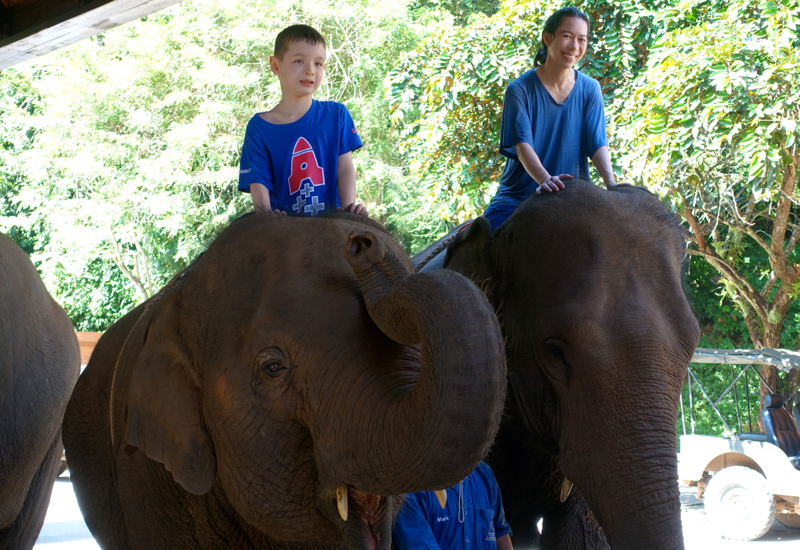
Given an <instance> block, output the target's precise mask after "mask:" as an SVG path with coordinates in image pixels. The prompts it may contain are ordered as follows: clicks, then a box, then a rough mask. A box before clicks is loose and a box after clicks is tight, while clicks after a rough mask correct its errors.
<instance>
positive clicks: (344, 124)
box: [339, 105, 363, 156]
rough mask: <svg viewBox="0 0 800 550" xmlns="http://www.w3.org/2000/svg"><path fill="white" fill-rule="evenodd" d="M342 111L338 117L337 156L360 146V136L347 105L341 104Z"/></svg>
mask: <svg viewBox="0 0 800 550" xmlns="http://www.w3.org/2000/svg"><path fill="white" fill-rule="evenodd" d="M341 109H342V112H341V116H340V117H339V125H340V127H339V156H342V155H344V154H345V153H349V152H351V151H355V150H356V149H359V148H361V146H362V145H363V144H362V143H361V137H360V136H359V135H358V130H356V125H355V123H354V122H353V117H351V116H350V111H348V110H347V107H346V106H344V105H342V106H341Z"/></svg>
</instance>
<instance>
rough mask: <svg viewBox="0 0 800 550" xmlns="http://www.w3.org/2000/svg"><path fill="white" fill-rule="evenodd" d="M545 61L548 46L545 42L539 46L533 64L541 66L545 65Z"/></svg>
mask: <svg viewBox="0 0 800 550" xmlns="http://www.w3.org/2000/svg"><path fill="white" fill-rule="evenodd" d="M545 61H547V46H545V45H544V44H543V45H542V47H541V48H539V51H538V52H536V57H534V58H533V66H534V67H539V66H541V65H544V62H545Z"/></svg>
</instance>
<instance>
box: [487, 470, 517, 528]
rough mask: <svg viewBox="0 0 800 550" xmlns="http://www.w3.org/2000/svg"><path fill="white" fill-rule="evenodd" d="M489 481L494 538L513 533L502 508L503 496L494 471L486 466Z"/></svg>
mask: <svg viewBox="0 0 800 550" xmlns="http://www.w3.org/2000/svg"><path fill="white" fill-rule="evenodd" d="M486 470H487V474H488V476H487V477H488V478H489V482H490V483H491V491H490V495H491V499H492V510H494V518H492V523H493V524H494V533H495V537H496V538H498V539H499V538H500V537H504V536H506V535H511V534H513V533H512V532H511V526H510V525H509V524H508V522H507V521H506V512H505V510H504V509H503V497H502V496H501V495H500V487H499V486H498V485H497V480H496V479H495V478H494V473H493V472H492V470H491V469H490V468H489V467H488V466H487V467H486Z"/></svg>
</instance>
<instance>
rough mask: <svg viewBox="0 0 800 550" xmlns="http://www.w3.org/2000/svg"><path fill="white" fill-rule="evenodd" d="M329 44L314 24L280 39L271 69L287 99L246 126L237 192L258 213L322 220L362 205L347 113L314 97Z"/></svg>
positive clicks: (289, 30) (356, 138)
mask: <svg viewBox="0 0 800 550" xmlns="http://www.w3.org/2000/svg"><path fill="white" fill-rule="evenodd" d="M325 58H326V50H325V39H324V38H323V37H322V35H321V34H320V33H319V32H317V31H316V30H315V29H313V28H312V27H309V26H308V25H292V26H290V27H287V28H286V29H284V30H282V31H281V32H280V33H279V34H278V36H277V38H276V39H275V55H273V56H272V57H271V58H270V68H271V69H272V72H273V73H274V74H276V75H277V76H278V79H279V80H280V84H281V99H280V101H279V102H278V104H277V105H276V106H275V107H274V108H272V109H271V110H269V111H266V112H263V113H258V114H256V115H255V116H253V118H251V119H250V122H248V124H247V131H246V133H245V137H244V144H243V146H242V158H241V162H240V170H239V190H240V191H244V192H247V193H250V195H251V196H252V198H253V206H254V208H255V210H256V211H257V212H262V213H270V212H278V213H281V214H288V215H290V216H314V217H316V216H318V215H319V214H321V213H325V212H331V211H333V210H337V209H339V207H343V208H344V209H346V210H349V211H353V212H356V213H357V214H362V215H367V211H366V209H365V208H364V207H363V206H362V205H360V204H357V203H356V170H355V168H354V165H353V151H355V150H356V149H358V148H359V147H361V145H362V144H361V138H359V136H358V132H357V131H356V127H355V124H354V123H353V119H352V117H351V116H350V113H349V112H348V111H347V107H345V106H344V105H342V104H341V103H337V102H335V101H317V100H316V99H314V98H313V94H314V92H315V91H316V90H317V89H318V88H319V86H320V84H321V83H322V79H323V77H324V75H325Z"/></svg>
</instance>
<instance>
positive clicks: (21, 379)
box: [0, 233, 81, 550]
mask: <svg viewBox="0 0 800 550" xmlns="http://www.w3.org/2000/svg"><path fill="white" fill-rule="evenodd" d="M80 366H81V356H80V349H79V347H78V339H77V338H76V336H75V331H74V330H73V328H72V323H71V322H70V320H69V318H68V317H67V314H66V313H64V310H63V309H61V307H60V306H59V305H58V304H57V303H56V302H55V301H54V300H53V298H51V297H50V294H49V293H48V292H47V289H46V288H45V287H44V284H43V283H42V280H41V278H39V273H37V272H36V268H34V266H33V264H32V263H31V261H30V259H28V256H27V255H26V254H25V253H24V252H23V251H22V250H21V249H20V248H19V247H18V246H17V245H16V243H14V242H13V241H12V240H11V239H9V238H8V237H7V236H5V235H3V234H1V233H0V549H6V548H8V549H10V550H23V549H26V548H32V547H33V544H34V543H35V542H36V538H37V536H38V535H39V531H40V530H41V528H42V524H43V523H44V517H45V514H46V513H47V505H48V503H49V502H50V493H51V491H52V490H53V481H54V480H55V478H56V475H57V474H58V465H59V462H60V461H61V452H62V449H63V447H62V446H61V420H62V418H63V417H64V409H65V408H66V406H67V401H68V400H69V396H70V392H71V391H72V388H73V386H74V385H75V381H76V380H77V379H78V373H79V372H80Z"/></svg>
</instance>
